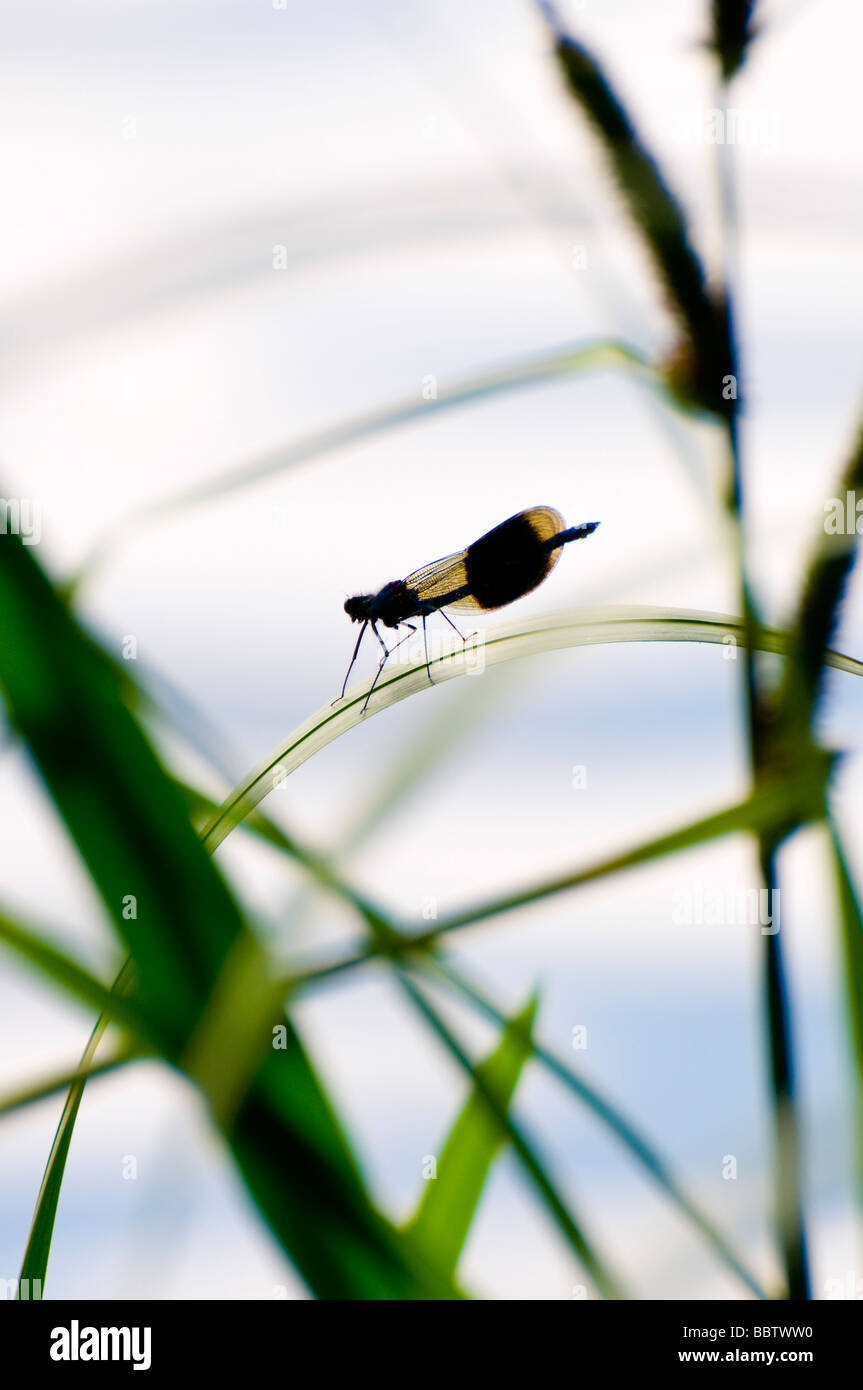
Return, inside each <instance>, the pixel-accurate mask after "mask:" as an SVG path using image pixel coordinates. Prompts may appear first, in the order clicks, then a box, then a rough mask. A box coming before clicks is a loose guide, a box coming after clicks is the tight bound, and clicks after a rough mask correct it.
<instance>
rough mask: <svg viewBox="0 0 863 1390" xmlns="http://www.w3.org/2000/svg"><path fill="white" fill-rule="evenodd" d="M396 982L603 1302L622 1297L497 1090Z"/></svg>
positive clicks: (410, 986)
mask: <svg viewBox="0 0 863 1390" xmlns="http://www.w3.org/2000/svg"><path fill="white" fill-rule="evenodd" d="M398 978H399V980H400V982H401V984H402V987H403V988H404V990H405V992H406V993H407V995H408V997H409V998H410V999H411V1000H412V1002H413V1003H414V1004H415V1006H416V1007H417V1009H418V1010H419V1012H420V1013H421V1014H422V1015H423V1016H424V1018H425V1019H426V1020H427V1022H428V1023H429V1025H430V1027H431V1028H432V1030H433V1031H434V1032H435V1033H436V1034H437V1036H438V1037H439V1038H440V1040H441V1042H442V1043H443V1044H444V1046H445V1047H446V1049H447V1050H448V1051H449V1052H450V1053H451V1055H452V1056H453V1057H454V1058H455V1059H456V1061H457V1062H458V1063H459V1065H460V1066H461V1067H462V1069H463V1070H464V1071H465V1072H466V1073H467V1075H468V1076H469V1077H471V1078H472V1080H473V1085H474V1090H475V1093H476V1095H477V1097H481V1099H482V1101H483V1103H484V1104H485V1106H486V1108H487V1110H488V1112H489V1113H490V1115H491V1116H492V1117H493V1118H494V1120H495V1122H496V1123H497V1125H498V1127H499V1129H500V1131H501V1134H502V1137H505V1138H507V1139H508V1140H509V1142H510V1144H511V1145H512V1147H513V1149H514V1150H515V1153H516V1155H517V1157H518V1159H519V1160H520V1162H521V1164H522V1166H523V1168H524V1170H525V1172H526V1173H527V1176H528V1177H529V1178H530V1180H531V1182H532V1183H533V1185H534V1186H535V1187H536V1189H537V1192H538V1194H539V1196H540V1198H541V1199H542V1201H543V1202H544V1203H545V1205H546V1206H547V1207H548V1210H549V1212H550V1214H551V1216H552V1219H553V1220H554V1222H555V1224H556V1226H557V1228H558V1230H559V1231H560V1232H561V1234H562V1235H563V1237H564V1239H565V1240H566V1242H567V1243H568V1244H569V1245H570V1247H571V1248H572V1250H573V1251H574V1252H575V1255H576V1257H577V1259H578V1260H579V1261H580V1263H581V1264H582V1265H583V1266H584V1268H585V1270H586V1271H587V1273H588V1274H589V1276H590V1278H591V1279H592V1280H593V1282H594V1284H595V1285H596V1287H597V1289H598V1290H599V1292H600V1293H601V1294H602V1296H603V1298H614V1299H616V1298H621V1297H623V1294H622V1291H621V1289H620V1286H619V1284H618V1282H617V1280H616V1279H615V1278H614V1277H613V1275H612V1274H611V1272H610V1271H609V1270H608V1269H607V1268H606V1266H605V1264H604V1262H603V1261H602V1260H600V1258H599V1256H598V1255H597V1253H596V1251H595V1250H594V1249H593V1246H592V1245H591V1243H590V1242H589V1241H588V1239H587V1237H586V1236H585V1234H584V1232H583V1231H582V1229H581V1227H580V1225H579V1223H578V1222H577V1221H576V1220H575V1218H574V1217H573V1215H572V1213H571V1212H570V1211H569V1210H568V1208H567V1206H566V1204H565V1202H564V1201H563V1198H562V1197H561V1196H560V1195H559V1193H558V1192H557V1190H556V1188H555V1187H554V1184H553V1183H552V1181H551V1179H550V1178H549V1177H548V1174H547V1173H546V1171H545V1168H544V1166H543V1164H542V1162H541V1161H540V1159H539V1158H538V1157H537V1155H536V1154H535V1152H534V1150H533V1148H532V1146H531V1145H530V1144H529V1142H528V1140H527V1139H526V1138H525V1136H524V1134H523V1133H522V1130H521V1128H520V1127H519V1126H518V1125H517V1124H516V1123H515V1121H514V1120H513V1119H512V1117H511V1116H510V1115H509V1114H508V1113H507V1107H506V1105H505V1104H502V1103H501V1101H500V1098H499V1095H498V1091H497V1087H496V1086H494V1085H490V1084H489V1082H488V1080H487V1078H486V1077H485V1075H484V1074H483V1072H482V1071H481V1070H480V1069H479V1068H478V1067H475V1066H474V1065H473V1063H472V1062H471V1060H470V1058H469V1057H468V1055H467V1053H466V1052H465V1051H464V1050H463V1048H462V1047H461V1045H460V1044H459V1042H458V1041H457V1040H456V1038H455V1036H454V1034H453V1033H452V1032H451V1031H450V1029H449V1028H448V1027H447V1025H446V1024H445V1023H444V1021H443V1019H442V1018H441V1017H440V1015H439V1014H438V1013H437V1011H436V1010H435V1009H433V1008H432V1006H431V1005H430V1004H429V1002H428V1001H427V999H426V997H425V995H424V994H423V993H422V991H421V990H420V989H419V988H418V987H417V985H416V984H415V983H414V982H413V980H412V979H411V978H410V976H409V975H408V974H406V973H405V971H403V970H402V969H401V968H400V967H399V968H398Z"/></svg>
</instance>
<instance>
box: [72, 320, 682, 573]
mask: <svg viewBox="0 0 863 1390" xmlns="http://www.w3.org/2000/svg"><path fill="white" fill-rule="evenodd" d="M615 367H617V368H622V369H624V370H627V371H634V372H636V373H637V375H638V377H639V379H641V380H642V381H644V382H645V383H646V384H647V385H649V386H651V387H652V388H653V389H655V390H657V391H659V392H660V394H662V395H663V396H667V390H666V388H665V387H664V385H663V383H662V380H661V378H659V377H657V376H656V374H655V372H654V369H653V367H652V365H651V363H650V361H649V359H648V358H647V357H645V356H644V354H643V353H641V352H639V350H638V349H637V348H635V347H632V346H631V345H630V344H628V343H623V342H619V341H618V340H617V339H614V338H600V339H596V340H593V341H588V342H585V343H574V344H571V345H570V346H567V347H563V348H556V349H554V350H553V351H551V352H546V353H542V354H540V355H539V356H534V357H530V358H527V359H526V360H525V361H522V362H517V363H514V364H513V365H511V366H509V367H501V368H498V369H497V370H495V371H489V372H483V373H481V374H480V375H478V376H473V377H468V378H467V379H465V380H462V381H459V382H456V383H455V384H454V385H452V386H449V387H447V386H444V387H443V388H442V389H441V392H440V395H439V396H438V397H437V398H436V399H434V400H425V399H423V397H422V396H421V395H420V394H419V393H418V394H417V395H416V396H411V397H408V398H407V399H406V400H402V401H397V402H395V403H393V404H392V405H389V406H386V407H384V408H383V409H382V410H376V411H373V412H371V413H370V414H368V415H361V416H357V417H355V418H354V419H351V420H346V421H345V422H344V423H343V424H341V425H334V426H331V427H330V428H329V429H324V430H319V431H317V432H316V433H314V434H309V435H306V436H305V437H304V438H302V439H298V440H296V441H295V442H294V443H291V444H287V445H283V446H282V447H281V448H279V449H274V450H273V451H272V452H271V453H267V454H264V455H262V456H261V457H260V458H256V459H252V460H251V461H250V462H248V463H244V464H240V465H238V466H237V467H234V468H229V469H227V470H226V472H224V473H221V474H218V475H217V476H216V477H209V478H207V479H206V480H205V481H204V482H202V483H199V484H197V485H196V486H194V487H191V488H186V489H184V490H183V491H182V492H177V493H174V494H171V495H170V496H168V497H164V498H162V499H161V500H159V501H157V502H154V503H151V504H150V505H149V506H147V507H143V508H141V509H139V510H136V511H135V512H133V513H131V514H130V515H129V516H128V517H125V518H122V519H120V520H119V521H116V522H114V523H113V524H112V526H111V529H110V531H108V532H107V533H106V535H105V536H104V537H103V538H102V540H101V541H99V542H98V543H97V544H96V545H95V546H94V548H93V550H92V551H91V552H90V554H89V556H88V557H87V559H86V560H85V561H84V564H83V565H82V567H81V569H80V570H79V572H78V574H77V575H76V576H75V577H74V578H73V579H72V580H71V581H70V582H69V584H68V585H67V593H68V595H69V596H70V597H71V596H72V595H73V594H75V593H76V592H77V590H78V589H79V588H80V586H81V585H82V584H83V583H85V582H86V581H87V580H89V579H90V578H91V577H92V575H93V574H94V573H95V571H96V570H97V569H100V568H101V567H102V566H103V565H104V564H106V563H107V561H108V559H109V557H110V556H111V555H113V554H115V553H116V552H117V551H118V550H120V549H121V548H122V547H123V546H124V545H125V544H126V539H127V532H128V531H129V530H130V529H131V528H135V527H137V526H140V525H143V524H145V523H147V522H151V523H154V522H158V521H160V520H162V519H163V518H164V517H166V516H170V515H172V514H173V513H175V512H178V511H182V510H184V509H186V508H187V507H193V506H197V505H199V504H201V503H204V502H209V501H211V500H213V499H215V498H217V497H224V496H225V495H227V494H228V493H231V492H236V491H239V490H240V489H242V488H246V487H251V486H253V485H254V484H255V483H259V482H262V481H263V480H264V479H266V478H272V477H275V476H277V475H278V474H279V473H284V472H286V471H287V470H288V469H291V468H296V467H297V466H298V465H299V464H303V463H309V462H311V460H313V459H316V458H322V457H323V456H324V455H326V454H332V453H335V452H336V451H337V450H338V449H343V448H346V447H347V446H348V445H352V444H357V443H360V442H361V441H362V440H364V439H370V438H373V437H374V436H376V435H378V434H383V433H385V432H386V431H387V430H391V429H397V428H399V427H401V426H403V425H409V424H411V423H412V422H413V421H416V420H420V419H426V418H429V417H431V416H433V415H439V414H441V412H444V411H449V410H454V409H456V408H458V407H460V406H466V405H472V404H474V403H475V402H477V401H481V400H485V399H487V398H489V397H491V396H496V395H502V394H506V393H508V392H511V391H517V390H524V389H527V388H529V387H534V386H540V385H543V384H544V383H548V382H552V381H557V380H560V379H564V378H566V377H568V376H572V375H574V374H575V373H577V372H581V371H588V370H600V369H603V368H605V369H608V368H615Z"/></svg>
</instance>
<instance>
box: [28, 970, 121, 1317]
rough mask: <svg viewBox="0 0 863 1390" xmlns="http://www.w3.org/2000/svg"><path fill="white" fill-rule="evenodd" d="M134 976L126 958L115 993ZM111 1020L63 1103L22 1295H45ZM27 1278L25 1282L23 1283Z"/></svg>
mask: <svg viewBox="0 0 863 1390" xmlns="http://www.w3.org/2000/svg"><path fill="white" fill-rule="evenodd" d="M134 978H135V968H134V964H133V962H132V961H131V960H127V961H126V963H125V964H124V965H123V967H122V969H121V970H120V973H119V974H118V976H117V978H116V980H115V981H114V985H113V990H112V993H114V994H116V995H117V996H118V997H122V996H123V995H124V994H125V993H126V991H127V990H129V989H130V988H131V986H132V984H133V982H134ZM110 1022H111V1019H110V1016H109V1015H108V1014H107V1013H104V1014H101V1015H100V1016H99V1018H98V1019H97V1020H96V1023H95V1026H94V1028H93V1031H92V1033H91V1034H90V1039H89V1041H88V1043H87V1046H86V1047H85V1048H84V1051H83V1053H82V1056H81V1061H80V1064H79V1066H78V1071H79V1072H81V1074H82V1075H81V1079H80V1080H77V1081H73V1082H72V1085H71V1086H70V1087H69V1092H68V1094H67V1096H66V1100H65V1103H64V1105H63V1111H62V1114H61V1116H60V1123H59V1124H58V1126H57V1133H56V1134H55V1135H54V1142H53V1144H52V1145H51V1152H50V1153H49V1155H48V1162H47V1163H46V1165H45V1173H44V1176H43V1178H42V1185H41V1187H40V1188H39V1195H38V1197H37V1199H36V1206H35V1208H34V1211H33V1220H32V1223H31V1225H30V1234H29V1235H28V1237H27V1245H26V1248H25V1250H24V1258H23V1260H22V1262H21V1275H20V1279H19V1283H18V1291H19V1297H20V1291H21V1286H22V1284H23V1285H24V1287H25V1288H29V1289H31V1290H33V1289H38V1290H39V1294H38V1297H39V1298H41V1296H42V1290H43V1289H44V1286H45V1277H46V1274H47V1271H48V1258H49V1256H50V1254H51V1239H52V1237H53V1234H54V1222H55V1220H56V1217H57V1204H58V1202H59V1200H60V1189H61V1188H62V1186H63V1175H64V1173H65V1171H66V1159H67V1157H68V1155H69V1145H70V1144H71V1142H72V1134H73V1132H74V1129H75V1121H76V1120H77V1118H78V1111H79V1109H80V1108H81V1100H82V1099H83V1096H84V1087H85V1085H86V1084H87V1081H86V1078H87V1075H88V1074H89V1072H90V1071H91V1070H92V1069H93V1067H94V1065H95V1059H96V1052H97V1051H98V1048H99V1044H100V1042H101V1041H102V1038H103V1037H104V1035H105V1032H106V1031H107V1028H108V1024H109V1023H110ZM25 1280H26V1281H27V1282H26V1283H24V1281H25Z"/></svg>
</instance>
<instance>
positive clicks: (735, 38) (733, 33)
mask: <svg viewBox="0 0 863 1390" xmlns="http://www.w3.org/2000/svg"><path fill="white" fill-rule="evenodd" d="M754 9H755V0H712V4H711V7H710V10H711V30H712V32H711V47H712V48H713V50H714V52H715V53H716V56H717V58H718V59H719V66H720V70H721V72H722V77H723V81H725V82H730V81H731V79H732V77H733V76H734V75H735V73H736V72H737V71H738V69H740V68H741V67H742V66H743V62H744V59H745V57H746V53H747V50H748V48H749V45H750V44H751V42H752V40H753V39H754V38H755V36H756V34H757V29H756V28H755V27H754V26H753V23H752V11H753V10H754Z"/></svg>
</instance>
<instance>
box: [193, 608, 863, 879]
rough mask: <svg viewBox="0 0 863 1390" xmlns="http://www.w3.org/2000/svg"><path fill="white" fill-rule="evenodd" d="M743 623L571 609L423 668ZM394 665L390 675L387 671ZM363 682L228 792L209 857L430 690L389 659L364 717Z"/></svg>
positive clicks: (847, 666) (701, 635) (208, 836)
mask: <svg viewBox="0 0 863 1390" xmlns="http://www.w3.org/2000/svg"><path fill="white" fill-rule="evenodd" d="M743 637H744V629H743V624H742V623H741V621H740V619H739V618H734V617H729V616H727V615H725V614H721V613H703V612H699V611H696V610H687V609H680V608H646V607H629V606H617V605H607V606H604V607H599V608H592V609H591V608H570V609H564V610H562V611H560V612H557V613H549V614H537V615H532V616H531V617H530V618H529V619H528V620H527V622H525V621H524V620H522V621H521V622H518V623H511V624H501V625H500V626H498V627H495V628H493V629H492V630H491V632H490V633H489V634H488V636H487V637H486V638H485V640H484V642H483V643H482V644H481V646H480V645H474V644H468V646H467V647H465V648H461V647H458V648H455V647H454V648H453V650H452V651H450V652H448V653H445V654H443V655H440V656H432V657H431V660H430V668H431V671H432V675H433V679H434V682H435V683H436V684H440V683H442V682H443V681H447V680H452V679H453V678H455V677H457V676H464V675H467V674H469V673H474V674H476V672H477V667H478V657H481V659H482V663H483V667H488V666H494V665H497V664H498V663H499V662H502V661H514V660H516V659H517V658H520V657H525V656H532V655H535V654H537V653H539V652H546V651H560V650H562V649H564V648H566V647H579V646H590V645H593V644H597V643H610V642H693V641H695V642H713V643H719V644H722V645H725V646H728V645H729V644H735V645H736V644H737V643H742V641H743ZM786 641H787V639H786V638H785V636H784V634H782V633H779V632H774V631H771V630H769V629H767V628H762V629H760V630H759V633H758V644H759V647H761V649H762V650H764V651H772V652H782V651H784V650H785V647H786ZM827 660H828V662H829V664H830V665H833V666H836V667H837V669H839V670H842V671H847V672H849V673H853V674H854V675H858V676H859V675H863V662H859V661H854V660H853V659H852V658H850V657H846V656H843V655H841V654H840V653H838V652H831V653H829V654H828V656H827ZM391 667H393V668H394V669H392V670H391V669H390V668H391ZM369 684H370V682H364V683H363V684H362V685H357V686H352V687H351V688H350V690H349V691H348V692H347V695H346V697H345V699H344V700H342V701H340V702H339V703H338V704H336V705H332V704H330V703H328V704H326V705H324V706H323V708H322V709H319V710H318V711H317V712H316V713H315V714H313V715H311V717H310V718H309V719H307V720H305V721H304V723H302V724H300V725H299V726H298V728H296V729H295V730H294V731H293V733H292V734H290V735H289V737H288V738H287V739H286V740H285V741H284V742H283V743H282V744H280V745H279V747H278V748H277V749H276V750H275V752H274V753H272V754H271V755H270V756H269V757H268V758H267V759H265V761H264V762H263V763H261V764H260V765H259V766H258V767H257V768H255V770H254V771H253V772H251V773H250V774H249V776H248V777H247V778H246V779H245V780H244V781H243V782H241V783H240V784H239V786H238V787H236V788H235V789H234V791H233V792H232V793H231V795H230V796H229V797H228V798H227V799H226V800H225V801H224V802H223V803H222V806H221V807H220V808H219V811H218V812H217V814H216V815H215V816H214V817H213V818H212V820H211V821H210V823H209V824H208V825H207V826H206V827H205V829H204V832H203V843H204V844H205V846H206V847H207V849H208V850H210V851H211V852H212V851H213V850H215V849H216V848H217V847H218V846H219V845H220V844H221V843H222V841H223V840H224V838H225V836H226V835H228V834H229V833H230V832H231V830H233V828H234V827H235V826H237V825H239V824H240V823H241V822H242V821H243V820H244V819H245V818H246V817H247V816H248V815H249V814H250V813H251V812H252V811H253V810H254V809H255V808H256V807H257V806H258V805H260V803H261V802H262V801H263V799H264V797H266V796H267V795H268V794H269V793H270V792H271V791H272V790H273V789H274V787H277V786H280V785H281V784H282V782H283V781H284V779H285V778H286V777H287V776H288V775H289V774H290V773H291V772H293V771H294V770H295V769H296V768H298V767H300V766H302V764H303V763H304V762H306V761H307V759H308V758H310V757H312V755H313V754H315V753H317V752H319V751H320V749H322V748H325V747H326V746H327V744H329V743H332V742H333V741H334V740H335V739H336V738H338V737H339V736H340V735H342V734H345V733H347V732H348V731H349V730H350V729H352V728H354V727H355V726H356V725H357V724H359V723H360V722H361V721H362V720H363V719H364V718H370V717H371V716H372V715H374V714H378V713H380V712H381V711H382V710H384V709H386V708H388V706H390V705H393V704H396V703H397V702H398V701H399V700H404V699H407V697H408V696H410V695H415V694H417V693H418V692H420V691H424V690H429V689H431V688H432V687H431V686H429V683H428V676H427V674H426V666H425V659H424V658H423V659H422V660H418V661H416V662H413V663H410V664H406V665H404V666H402V665H400V664H398V663H397V662H396V660H395V659H393V661H392V662H390V663H389V664H388V665H387V666H386V667H384V674H383V676H382V677H381V679H380V680H379V681H378V683H377V686H376V687H375V693H374V695H373V697H372V700H371V702H370V704H369V707H368V710H367V711H366V714H365V715H364V714H363V705H364V703H365V698H366V695H367V693H368V689H369Z"/></svg>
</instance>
